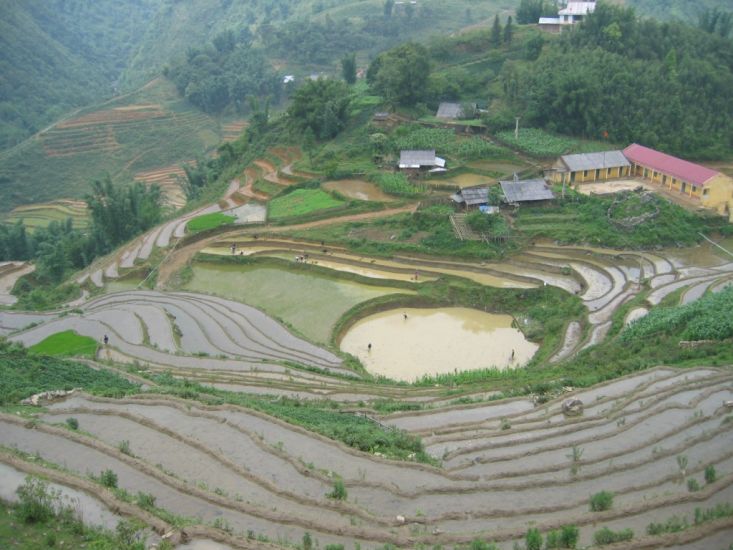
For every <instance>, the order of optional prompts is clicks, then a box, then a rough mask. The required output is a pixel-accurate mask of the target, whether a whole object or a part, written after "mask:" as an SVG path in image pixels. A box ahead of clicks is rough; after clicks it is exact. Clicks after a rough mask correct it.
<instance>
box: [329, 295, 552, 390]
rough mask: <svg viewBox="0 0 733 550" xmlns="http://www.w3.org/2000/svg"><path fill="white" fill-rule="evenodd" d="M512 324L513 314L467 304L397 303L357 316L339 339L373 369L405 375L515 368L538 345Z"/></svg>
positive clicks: (401, 377) (399, 376) (392, 375)
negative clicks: (418, 306)
mask: <svg viewBox="0 0 733 550" xmlns="http://www.w3.org/2000/svg"><path fill="white" fill-rule="evenodd" d="M405 316H406V317H405ZM511 325H512V317H511V316H509V315H495V314H490V313H484V312H482V311H478V310H474V309H468V308H440V309H397V310H390V311H386V312H382V313H378V314H376V315H372V316H369V317H367V318H365V319H362V320H361V321H359V322H357V323H356V324H355V325H354V326H353V327H351V328H350V329H349V330H348V332H347V333H346V334H345V336H344V337H343V339H342V340H341V349H342V350H343V351H345V352H348V353H351V354H352V355H355V356H357V357H358V358H359V359H360V360H361V361H362V363H363V364H364V366H365V367H366V369H367V370H368V371H369V372H371V373H373V374H379V375H382V376H386V377H389V378H392V379H396V380H404V381H413V380H415V379H417V378H420V377H421V376H423V375H425V374H428V375H432V374H443V373H452V372H455V371H464V370H471V369H478V368H485V367H492V366H493V367H498V368H502V369H503V368H512V367H517V366H520V365H523V364H525V363H526V362H527V361H529V360H530V359H531V358H532V356H533V355H534V354H535V352H536V351H537V348H538V346H537V345H536V344H533V343H532V342H529V341H528V340H527V339H526V338H525V337H524V335H523V334H522V332H521V331H519V330H518V329H515V328H512V326H511ZM369 344H371V345H372V347H371V350H370V349H369ZM512 352H513V353H514V357H512Z"/></svg>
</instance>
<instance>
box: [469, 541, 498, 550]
mask: <svg viewBox="0 0 733 550" xmlns="http://www.w3.org/2000/svg"><path fill="white" fill-rule="evenodd" d="M468 550H497V548H496V545H495V544H491V543H489V542H486V541H483V540H481V539H476V540H473V541H471V545H470V546H469V547H468Z"/></svg>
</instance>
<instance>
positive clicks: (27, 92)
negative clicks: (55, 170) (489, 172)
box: [0, 0, 160, 149]
mask: <svg viewBox="0 0 733 550" xmlns="http://www.w3.org/2000/svg"><path fill="white" fill-rule="evenodd" d="M159 2H160V0H129V1H127V2H117V1H114V0H95V1H94V2H90V1H86V0H24V1H22V2H17V1H13V2H8V1H5V2H2V10H0V149H3V148H5V147H9V146H12V145H15V144H16V143H18V142H20V141H22V140H23V139H25V138H26V137H27V136H28V135H30V134H31V133H33V132H36V131H38V130H40V129H42V128H43V127H44V126H46V125H48V124H50V123H51V122H52V121H53V120H55V119H57V118H58V117H60V116H61V115H62V114H64V113H65V112H67V111H69V110H71V109H74V108H77V107H81V106H83V105H86V104H89V103H92V102H94V101H97V100H99V99H101V98H104V97H106V96H110V95H112V93H113V92H114V86H115V82H116V80H117V79H118V78H119V76H120V74H121V73H122V71H123V70H124V68H125V65H126V61H127V58H128V56H129V54H130V52H131V50H132V48H133V46H134V45H135V43H136V42H137V41H138V40H139V39H140V38H141V37H142V34H143V32H144V25H143V22H144V21H145V20H146V18H148V17H149V16H150V14H151V11H152V10H153V8H154V7H155V6H156V5H157V4H159Z"/></svg>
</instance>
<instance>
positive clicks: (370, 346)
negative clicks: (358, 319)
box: [367, 342, 372, 353]
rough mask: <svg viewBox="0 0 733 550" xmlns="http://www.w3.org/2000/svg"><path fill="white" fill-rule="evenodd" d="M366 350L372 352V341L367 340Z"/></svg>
mask: <svg viewBox="0 0 733 550" xmlns="http://www.w3.org/2000/svg"><path fill="white" fill-rule="evenodd" d="M367 350H368V351H369V353H371V352H372V343H371V342H369V345H367Z"/></svg>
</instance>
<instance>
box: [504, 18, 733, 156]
mask: <svg viewBox="0 0 733 550" xmlns="http://www.w3.org/2000/svg"><path fill="white" fill-rule="evenodd" d="M500 80H501V84H502V92H503V96H504V99H505V101H506V102H507V104H508V105H509V106H510V108H511V110H512V111H513V112H515V113H517V114H520V115H522V116H523V119H524V120H525V123H526V124H529V125H531V126H540V127H544V128H547V129H549V130H553V131H557V132H561V133H566V134H571V135H575V136H583V137H589V138H596V139H599V138H601V137H607V138H608V139H609V140H610V141H611V142H614V143H631V142H635V141H637V142H641V143H644V144H645V145H648V146H650V147H656V148H659V149H662V150H665V151H668V152H670V153H673V154H678V155H683V156H688V157H689V156H693V157H697V158H719V157H725V156H728V155H729V154H730V150H731V147H732V146H733V102H731V101H730V90H731V89H733V41H732V40H731V38H723V37H721V36H720V35H719V34H718V33H717V32H707V31H704V30H701V29H698V28H696V27H693V26H690V25H685V24H682V23H676V22H674V23H659V22H657V21H655V20H653V19H648V18H639V17H637V16H636V14H635V12H634V10H633V9H630V8H620V7H615V6H611V5H607V4H606V5H604V4H601V5H599V7H598V8H597V10H596V12H595V13H594V14H593V15H592V16H590V17H588V18H587V19H586V21H585V22H584V23H583V24H582V25H580V26H579V27H578V28H576V29H574V31H573V32H569V33H564V34H563V35H562V37H561V38H560V39H559V40H555V41H552V42H551V43H550V44H549V45H546V46H545V47H544V49H543V52H542V54H541V55H540V56H539V58H538V59H537V60H536V61H533V62H530V63H527V62H516V63H508V64H506V65H505V66H504V67H503V69H502V73H501V75H500Z"/></svg>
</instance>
